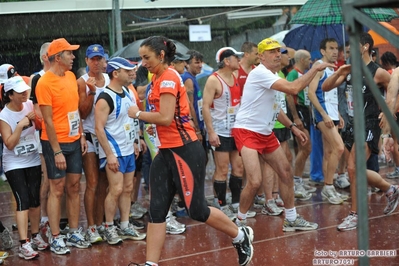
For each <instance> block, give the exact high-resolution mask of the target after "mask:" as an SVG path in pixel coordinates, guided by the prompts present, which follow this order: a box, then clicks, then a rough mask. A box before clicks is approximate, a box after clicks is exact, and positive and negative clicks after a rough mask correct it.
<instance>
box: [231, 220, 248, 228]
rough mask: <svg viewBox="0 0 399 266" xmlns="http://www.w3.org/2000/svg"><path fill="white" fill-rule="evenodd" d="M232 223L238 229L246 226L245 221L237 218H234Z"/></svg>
mask: <svg viewBox="0 0 399 266" xmlns="http://www.w3.org/2000/svg"><path fill="white" fill-rule="evenodd" d="M233 223H235V224H236V225H237V226H238V227H243V226H246V225H247V219H243V220H241V219H238V218H234V220H233Z"/></svg>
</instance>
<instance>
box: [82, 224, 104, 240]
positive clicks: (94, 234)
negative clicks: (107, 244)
mask: <svg viewBox="0 0 399 266" xmlns="http://www.w3.org/2000/svg"><path fill="white" fill-rule="evenodd" d="M85 238H86V241H88V242H90V243H91V244H94V243H97V242H102V241H103V239H102V237H101V236H100V234H99V233H98V231H97V227H96V226H95V225H92V226H89V228H87V231H86V237H85Z"/></svg>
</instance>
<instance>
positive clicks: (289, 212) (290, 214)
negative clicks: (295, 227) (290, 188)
mask: <svg viewBox="0 0 399 266" xmlns="http://www.w3.org/2000/svg"><path fill="white" fill-rule="evenodd" d="M296 216H297V213H296V208H295V207H294V208H292V209H285V218H286V219H287V220H288V221H290V222H293V221H295V220H296Z"/></svg>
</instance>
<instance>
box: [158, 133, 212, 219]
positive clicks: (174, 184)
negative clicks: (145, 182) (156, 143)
mask: <svg viewBox="0 0 399 266" xmlns="http://www.w3.org/2000/svg"><path fill="white" fill-rule="evenodd" d="M204 182H205V152H204V148H203V147H202V145H201V143H200V142H199V141H195V142H191V143H189V144H186V145H184V146H182V147H178V148H171V149H160V150H159V153H158V154H157V156H155V158H154V161H153V162H152V164H151V169H150V195H151V200H150V222H152V223H163V222H165V218H166V215H167V213H168V210H169V207H170V204H171V203H172V200H173V197H174V196H175V194H176V192H177V193H178V194H179V196H180V198H181V199H182V201H183V202H184V204H185V207H186V210H187V213H188V215H189V216H190V217H191V218H192V219H194V220H197V221H200V222H205V221H206V220H208V217H209V215H210V209H209V207H208V206H207V203H206V199H205V194H204Z"/></svg>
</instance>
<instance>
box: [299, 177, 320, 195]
mask: <svg viewBox="0 0 399 266" xmlns="http://www.w3.org/2000/svg"><path fill="white" fill-rule="evenodd" d="M294 183H295V185H296V186H302V187H303V188H304V189H305V191H306V192H308V193H313V192H316V187H314V186H310V185H308V184H306V183H305V182H303V179H302V178H294Z"/></svg>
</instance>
